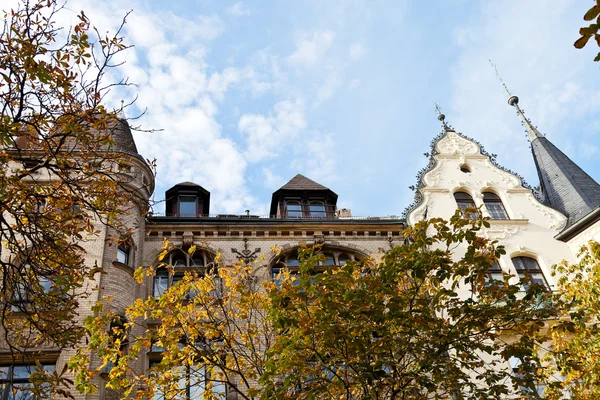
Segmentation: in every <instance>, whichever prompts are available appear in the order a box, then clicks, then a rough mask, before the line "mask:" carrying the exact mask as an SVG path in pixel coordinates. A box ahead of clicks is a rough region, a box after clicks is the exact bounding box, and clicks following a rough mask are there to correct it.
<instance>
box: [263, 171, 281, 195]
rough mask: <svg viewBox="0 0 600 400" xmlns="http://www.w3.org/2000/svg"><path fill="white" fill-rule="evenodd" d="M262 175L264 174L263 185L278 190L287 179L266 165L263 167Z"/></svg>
mask: <svg viewBox="0 0 600 400" xmlns="http://www.w3.org/2000/svg"><path fill="white" fill-rule="evenodd" d="M262 176H263V185H264V186H265V187H266V188H267V189H271V190H277V189H279V188H280V187H281V186H283V185H284V184H285V181H284V180H283V178H282V177H281V176H279V175H277V174H274V173H273V171H271V169H270V168H266V167H265V168H263V169H262Z"/></svg>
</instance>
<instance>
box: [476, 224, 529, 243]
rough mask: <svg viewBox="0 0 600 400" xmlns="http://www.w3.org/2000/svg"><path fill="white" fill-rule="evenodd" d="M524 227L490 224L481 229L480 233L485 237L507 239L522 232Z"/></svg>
mask: <svg viewBox="0 0 600 400" xmlns="http://www.w3.org/2000/svg"><path fill="white" fill-rule="evenodd" d="M525 229H526V226H525V225H492V226H490V227H489V228H486V229H484V230H482V232H481V233H482V234H483V236H484V237H485V238H487V239H492V240H507V239H510V238H511V237H513V236H515V235H517V234H519V233H521V232H523V231H524V230H525Z"/></svg>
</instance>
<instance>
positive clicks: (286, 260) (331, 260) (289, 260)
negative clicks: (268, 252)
mask: <svg viewBox="0 0 600 400" xmlns="http://www.w3.org/2000/svg"><path fill="white" fill-rule="evenodd" d="M322 254H323V256H324V257H325V259H324V260H323V261H319V262H318V263H317V264H315V269H316V272H315V273H319V272H322V271H323V270H324V269H325V268H326V267H333V266H336V265H337V266H342V265H344V264H346V263H347V262H348V261H358V259H359V258H360V256H358V255H354V254H350V255H348V253H345V252H342V251H338V250H335V249H325V250H324V251H323V253H322ZM299 266H300V261H299V260H298V256H297V253H296V251H292V252H291V253H288V254H286V255H283V256H282V257H281V258H279V260H277V262H276V263H275V264H274V265H273V266H272V267H271V277H272V279H273V280H276V279H277V275H279V273H280V272H281V270H282V269H287V270H288V271H289V273H290V275H298V267H299Z"/></svg>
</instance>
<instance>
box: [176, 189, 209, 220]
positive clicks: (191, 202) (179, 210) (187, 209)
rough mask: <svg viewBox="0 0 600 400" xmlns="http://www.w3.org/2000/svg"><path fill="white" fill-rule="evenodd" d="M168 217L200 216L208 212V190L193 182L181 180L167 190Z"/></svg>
mask: <svg viewBox="0 0 600 400" xmlns="http://www.w3.org/2000/svg"><path fill="white" fill-rule="evenodd" d="M165 199H166V213H167V216H168V217H201V216H207V215H208V214H209V207H210V192H209V191H208V190H206V189H204V188H203V187H202V186H200V185H197V184H195V183H193V182H182V183H178V184H177V185H175V186H173V187H172V188H171V189H169V190H167V192H166V195H165Z"/></svg>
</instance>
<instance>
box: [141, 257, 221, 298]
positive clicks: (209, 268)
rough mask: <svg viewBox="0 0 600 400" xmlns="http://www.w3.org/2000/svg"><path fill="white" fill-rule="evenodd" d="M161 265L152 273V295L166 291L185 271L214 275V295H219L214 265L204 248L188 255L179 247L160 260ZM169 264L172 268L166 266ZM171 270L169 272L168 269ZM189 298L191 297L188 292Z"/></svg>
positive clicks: (218, 279) (157, 295)
mask: <svg viewBox="0 0 600 400" xmlns="http://www.w3.org/2000/svg"><path fill="white" fill-rule="evenodd" d="M162 264H163V266H161V267H160V268H159V269H158V270H157V271H156V273H155V275H154V282H153V287H152V294H153V296H154V297H159V296H161V295H162V294H163V293H165V292H166V291H167V289H168V288H170V287H171V286H174V285H176V284H177V283H178V282H179V281H181V280H182V279H183V277H184V275H185V273H186V272H189V273H193V274H197V275H198V276H200V277H202V276H205V275H208V274H210V275H212V276H214V277H215V282H217V283H218V284H217V285H215V296H217V295H220V293H221V290H220V278H219V275H218V274H217V269H216V265H215V263H214V262H213V257H212V255H211V254H210V253H209V252H208V251H206V250H205V249H198V250H196V251H195V252H194V254H192V255H189V254H187V253H186V252H184V251H183V250H181V249H175V250H173V251H172V252H171V253H169V254H167V256H166V257H165V258H164V259H163V261H162ZM167 265H170V266H172V267H173V268H172V269H167V268H166V266H167ZM170 270H171V271H172V272H169V271H170ZM189 297H190V299H191V298H192V297H193V295H192V294H190V296H189Z"/></svg>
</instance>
